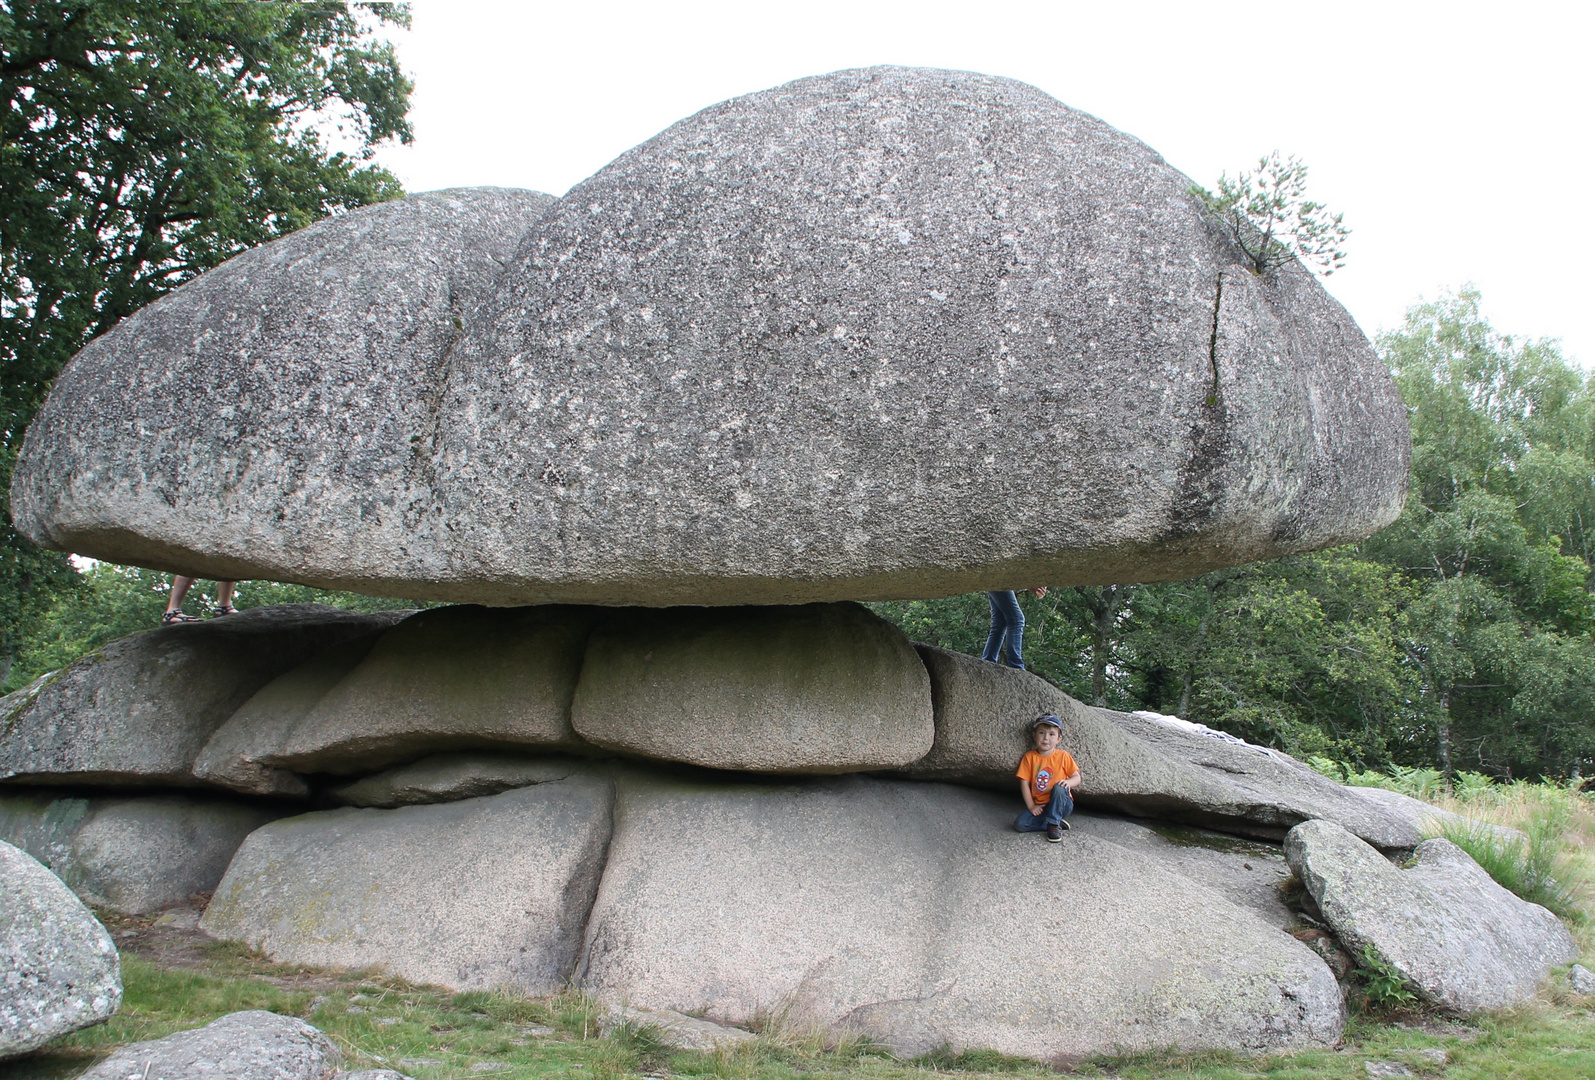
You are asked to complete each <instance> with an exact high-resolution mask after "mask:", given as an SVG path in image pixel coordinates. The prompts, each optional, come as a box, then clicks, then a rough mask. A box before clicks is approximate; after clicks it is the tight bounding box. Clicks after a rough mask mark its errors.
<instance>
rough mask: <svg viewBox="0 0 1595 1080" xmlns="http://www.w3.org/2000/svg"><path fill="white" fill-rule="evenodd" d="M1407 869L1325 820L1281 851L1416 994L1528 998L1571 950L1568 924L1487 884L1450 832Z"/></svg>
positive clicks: (1328, 909) (1496, 1001)
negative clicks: (1411, 986) (1451, 839)
mask: <svg viewBox="0 0 1595 1080" xmlns="http://www.w3.org/2000/svg"><path fill="white" fill-rule="evenodd" d="M1414 855H1415V859H1414V862H1413V864H1412V866H1410V867H1409V868H1407V869H1398V868H1396V867H1395V866H1393V865H1392V864H1391V863H1390V862H1389V861H1388V860H1387V859H1385V858H1384V856H1382V855H1380V854H1379V853H1378V852H1377V851H1375V850H1374V849H1373V848H1371V847H1369V846H1368V845H1367V844H1365V843H1363V842H1362V841H1361V840H1358V839H1357V838H1356V837H1355V836H1352V835H1351V834H1350V833H1348V832H1347V831H1346V830H1345V829H1343V828H1341V827H1340V826H1338V825H1335V824H1334V823H1332V822H1328V821H1308V822H1304V823H1302V824H1301V825H1298V826H1296V827H1295V828H1294V829H1292V830H1291V831H1290V833H1289V835H1287V836H1286V837H1285V856H1286V858H1288V859H1289V860H1290V865H1291V869H1293V870H1294V871H1295V872H1296V875H1297V876H1298V877H1300V878H1301V880H1302V881H1303V883H1305V884H1306V886H1307V889H1308V891H1309V892H1310V893H1311V894H1312V897H1313V899H1314V900H1315V901H1316V902H1317V904H1318V907H1319V909H1320V910H1321V911H1322V912H1323V914H1324V918H1325V919H1326V920H1328V922H1329V925H1330V926H1331V927H1333V928H1334V931H1335V934H1336V936H1338V937H1339V938H1340V940H1341V941H1342V942H1344V943H1345V944H1346V945H1347V946H1348V947H1349V948H1350V949H1351V950H1352V952H1354V953H1360V952H1361V951H1362V949H1363V948H1364V947H1365V946H1368V945H1372V946H1373V947H1374V948H1375V949H1377V950H1378V951H1379V955H1381V956H1382V957H1384V958H1385V960H1387V961H1388V962H1389V963H1390V965H1391V967H1393V968H1394V969H1395V970H1396V971H1397V972H1399V973H1400V974H1401V975H1402V977H1404V978H1405V979H1407V980H1408V981H1409V982H1411V983H1412V984H1413V986H1415V987H1416V988H1417V991H1418V994H1419V996H1421V997H1422V998H1423V999H1424V1000H1426V1001H1431V1002H1433V1003H1435V1004H1436V1005H1440V1006H1442V1007H1444V1008H1448V1009H1453V1010H1456V1011H1458V1012H1473V1011H1475V1010H1478V1009H1499V1008H1503V1007H1505V1006H1508V1005H1516V1004H1519V1003H1521V1002H1524V1001H1527V1000H1528V999H1529V998H1532V997H1533V996H1534V993H1535V990H1536V989H1537V988H1538V986H1539V983H1540V981H1541V980H1542V979H1544V978H1545V976H1546V975H1547V974H1549V972H1550V970H1551V968H1553V967H1556V966H1558V965H1561V964H1565V963H1568V962H1569V961H1571V960H1574V959H1576V958H1577V956H1578V948H1577V946H1576V945H1575V944H1574V942H1573V937H1572V935H1571V934H1569V933H1568V932H1567V928H1566V927H1565V926H1563V925H1562V923H1561V920H1559V919H1558V918H1557V917H1556V916H1555V915H1553V914H1552V913H1551V912H1549V911H1547V910H1546V909H1545V908H1543V907H1541V906H1540V905H1538V904H1531V903H1528V902H1527V901H1524V900H1520V899H1518V898H1517V897H1516V896H1514V895H1512V894H1511V893H1510V892H1508V891H1507V890H1506V889H1504V888H1502V887H1501V886H1500V885H1498V884H1496V883H1495V881H1494V880H1493V879H1492V878H1491V877H1490V875H1489V874H1487V873H1486V872H1485V871H1484V869H1483V868H1482V867H1480V866H1479V864H1478V863H1476V862H1474V861H1473V859H1472V857H1471V856H1469V855H1468V853H1467V852H1465V851H1463V850H1462V849H1461V848H1459V847H1457V846H1456V845H1455V844H1453V843H1451V842H1450V841H1449V840H1441V839H1434V840H1425V841H1424V842H1423V843H1421V844H1419V845H1418V848H1417V851H1416V852H1415V853H1414Z"/></svg>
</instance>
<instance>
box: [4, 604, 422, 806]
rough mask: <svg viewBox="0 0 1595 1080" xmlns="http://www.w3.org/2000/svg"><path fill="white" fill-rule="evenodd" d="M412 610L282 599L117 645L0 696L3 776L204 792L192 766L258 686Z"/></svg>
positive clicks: (151, 632) (41, 781) (44, 781)
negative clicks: (360, 610) (371, 610)
mask: <svg viewBox="0 0 1595 1080" xmlns="http://www.w3.org/2000/svg"><path fill="white" fill-rule="evenodd" d="M402 614H403V613H395V612H374V613H370V614H362V613H357V612H352V611H344V610H341V609H339V608H330V607H325V606H322V605H320V604H279V605H275V606H272V607H260V608H251V609H250V610H248V611H243V612H240V613H239V614H237V615H229V616H227V617H225V618H221V619H210V620H207V621H205V622H200V623H188V624H183V625H176V626H162V627H160V628H158V629H155V630H148V631H145V632H144V633H140V634H134V635H132V636H131V637H125V638H122V639H121V640H120V641H113V642H111V643H110V644H109V645H105V646H102V647H101V648H99V649H96V650H95V651H94V652H92V653H90V654H89V655H87V656H85V657H83V658H82V659H80V660H78V661H76V662H74V663H73V664H71V665H70V666H68V667H66V668H63V669H62V670H61V671H58V672H52V673H51V674H49V675H46V676H43V677H41V678H39V679H37V680H35V681H34V682H33V683H31V684H30V685H28V686H27V687H24V688H23V689H21V690H18V691H16V692H15V693H13V694H10V695H8V696H6V697H5V698H0V780H13V781H19V782H24V783H31V784H86V783H93V784H120V785H134V784H137V785H152V784H165V785H171V786H174V787H193V786H196V785H198V784H200V783H201V781H200V780H199V778H197V777H196V776H194V774H193V771H192V770H193V765H194V759H195V758H196V757H197V756H198V754H199V752H200V750H202V749H203V748H204V746H205V744H206V743H207V742H208V741H209V740H210V737H211V736H212V735H213V734H214V733H215V731H216V729H217V728H218V727H220V726H221V725H222V723H223V722H224V721H225V720H227V719H228V718H229V717H230V716H232V715H233V713H235V712H237V711H238V709H239V707H240V706H242V705H243V704H244V702H246V701H248V700H249V698H250V697H251V696H252V695H253V694H254V693H255V692H256V691H257V690H259V689H260V688H261V687H263V686H265V685H266V684H267V683H268V682H271V681H272V680H273V679H275V678H277V677H278V676H279V675H282V674H285V673H286V672H287V671H289V670H291V669H292V668H295V667H297V666H298V665H299V664H301V663H303V662H304V661H306V660H308V659H310V658H311V657H313V656H316V655H317V654H319V653H321V652H323V651H325V650H326V649H328V648H331V647H332V646H334V645H338V644H340V643H342V642H344V641H348V640H349V639H351V638H357V637H360V636H362V635H364V634H368V633H370V632H372V631H373V630H376V629H380V628H384V627H387V626H391V625H392V624H393V623H394V622H395V621H396V620H397V619H398V618H400V617H401V615H402Z"/></svg>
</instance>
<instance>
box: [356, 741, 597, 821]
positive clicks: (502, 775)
mask: <svg viewBox="0 0 1595 1080" xmlns="http://www.w3.org/2000/svg"><path fill="white" fill-rule="evenodd" d="M588 771H590V767H589V766H587V765H586V764H585V763H582V762H578V761H576V760H574V759H572V758H565V757H559V756H553V757H522V756H518V755H514V754H496V753H487V752H483V751H472V750H462V751H460V752H458V753H453V754H434V755H432V756H431V757H425V758H422V759H421V760H420V761H415V762H411V763H410V764H408V765H400V766H399V767H398V768H395V769H387V770H384V771H383V772H379V773H375V774H373V775H371V776H363V777H361V778H360V779H359V780H356V781H355V782H354V783H352V784H344V785H342V786H341V787H334V788H332V789H331V790H330V792H329V794H330V796H331V797H332V798H333V799H335V800H337V801H338V802H340V803H343V804H345V805H348V806H375V807H382V808H385V809H391V808H393V807H396V806H418V805H423V804H426V803H439V802H457V801H459V800H460V799H476V798H481V797H482V796H484V795H497V794H499V793H500V792H503V791H509V790H511V789H512V788H520V787H529V786H530V785H532V784H547V783H550V782H552V781H555V780H563V779H565V778H566V777H568V776H574V775H577V774H578V773H585V772H588Z"/></svg>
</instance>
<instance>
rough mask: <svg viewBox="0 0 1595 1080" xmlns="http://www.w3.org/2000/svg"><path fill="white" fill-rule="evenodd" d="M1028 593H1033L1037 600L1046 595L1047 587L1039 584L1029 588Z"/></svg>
mask: <svg viewBox="0 0 1595 1080" xmlns="http://www.w3.org/2000/svg"><path fill="white" fill-rule="evenodd" d="M1030 593H1031V595H1033V596H1034V597H1035V598H1036V599H1037V600H1040V599H1041V598H1042V597H1044V596H1046V595H1047V587H1046V586H1045V585H1041V586H1039V587H1037V588H1034V589H1031V590H1030Z"/></svg>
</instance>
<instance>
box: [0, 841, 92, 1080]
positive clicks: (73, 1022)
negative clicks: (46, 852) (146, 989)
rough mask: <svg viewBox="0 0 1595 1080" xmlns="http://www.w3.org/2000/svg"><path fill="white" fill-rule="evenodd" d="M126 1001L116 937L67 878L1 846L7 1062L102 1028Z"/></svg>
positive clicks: (1, 1017) (0, 991)
mask: <svg viewBox="0 0 1595 1080" xmlns="http://www.w3.org/2000/svg"><path fill="white" fill-rule="evenodd" d="M121 1004H122V965H121V961H120V959H119V958H118V957H117V954H116V946H115V945H114V944H113V943H112V942H111V935H110V934H108V933H106V932H105V927H103V926H101V925H100V923H99V921H98V920H97V919H95V917H94V916H93V915H91V914H90V913H89V909H88V908H86V907H84V906H83V901H81V900H79V899H78V898H77V897H75V896H73V895H72V893H71V891H70V890H69V889H67V887H66V886H65V885H63V884H62V883H61V879H60V878H58V877H56V876H55V875H54V874H52V873H50V871H48V870H46V869H45V868H44V867H43V866H42V865H40V864H39V862H38V860H36V859H34V858H33V857H32V856H31V855H29V854H27V853H26V852H24V851H20V850H18V849H17V848H14V847H12V846H11V845H10V844H7V843H4V842H0V1061H3V1060H5V1059H6V1058H9V1057H15V1056H17V1055H18V1054H25V1053H27V1052H28V1051H29V1050H33V1049H35V1048H37V1047H40V1046H43V1045H44V1044H45V1043H47V1042H49V1041H50V1040H51V1039H54V1038H57V1037H58V1036H61V1035H65V1034H66V1033H67V1032H69V1031H76V1030H77V1029H78V1028H82V1027H88V1026H90V1025H91V1024H98V1023H100V1022H101V1021H102V1020H106V1019H108V1018H109V1017H111V1016H112V1015H113V1014H115V1012H116V1010H117V1009H118V1008H120V1007H121Z"/></svg>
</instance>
